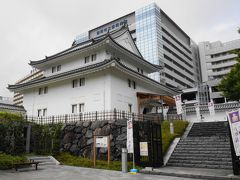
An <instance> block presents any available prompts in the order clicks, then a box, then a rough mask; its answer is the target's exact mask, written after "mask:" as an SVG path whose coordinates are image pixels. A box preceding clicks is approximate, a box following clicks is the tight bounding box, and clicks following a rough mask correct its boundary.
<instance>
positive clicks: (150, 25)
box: [75, 3, 201, 89]
mask: <svg viewBox="0 0 240 180" xmlns="http://www.w3.org/2000/svg"><path fill="white" fill-rule="evenodd" d="M125 24H127V25H128V28H129V30H130V33H131V35H132V37H133V39H134V40H135V42H136V45H137V47H138V49H139V50H140V52H141V54H142V55H143V57H144V58H145V59H146V60H147V61H149V62H151V63H153V64H156V65H160V66H162V67H163V68H162V70H161V72H157V73H153V74H149V77H151V78H153V79H155V80H156V81H158V82H161V83H164V84H166V85H168V86H171V87H174V88H179V89H185V88H190V87H194V86H196V84H198V83H199V82H200V81H201V76H200V74H199V73H200V70H199V68H200V63H199V57H198V49H197V48H196V47H197V45H196V44H195V43H194V42H193V41H192V40H191V39H190V37H189V36H188V35H187V34H186V33H185V32H184V31H183V30H182V29H181V28H180V27H179V26H178V25H177V24H176V23H175V22H174V21H173V20H171V18H169V17H168V16H167V15H166V13H164V12H163V11H162V9H160V8H159V7H158V6H157V4H155V3H152V4H150V5H148V6H145V7H143V8H141V9H138V10H136V11H135V12H132V13H130V14H127V15H125V16H122V17H120V18H118V19H115V20H113V21H111V22H108V23H106V24H103V25H101V26H99V27H97V28H94V29H92V30H90V31H88V32H87V33H85V34H81V36H78V38H76V39H75V43H80V42H82V41H84V40H87V39H91V38H95V37H97V36H100V35H103V34H106V33H107V32H109V31H112V30H115V29H117V28H120V27H122V26H123V25H125Z"/></svg>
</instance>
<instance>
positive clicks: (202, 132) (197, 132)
mask: <svg viewBox="0 0 240 180" xmlns="http://www.w3.org/2000/svg"><path fill="white" fill-rule="evenodd" d="M167 165H168V166H182V167H197V168H212V169H231V168H232V157H231V150H230V139H229V133H228V126H227V123H226V122H206V123H205V122H204V123H194V124H193V126H192V128H191V130H190V132H189V134H188V136H187V137H186V138H184V139H181V140H180V141H179V143H178V145H177V146H176V148H175V150H174V152H173V153H172V155H171V157H170V159H169V161H168V163H167Z"/></svg>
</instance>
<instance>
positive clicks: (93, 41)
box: [29, 27, 159, 68]
mask: <svg viewBox="0 0 240 180" xmlns="http://www.w3.org/2000/svg"><path fill="white" fill-rule="evenodd" d="M122 30H125V31H124V33H125V32H126V31H127V32H128V33H130V32H129V29H128V28H127V27H122V28H121V29H118V30H116V31H112V32H110V33H108V34H105V35H103V36H100V37H97V38H95V39H91V40H88V41H85V42H82V43H80V44H77V45H75V46H72V47H71V48H68V49H66V50H64V51H61V52H59V53H57V54H54V55H52V56H48V57H47V56H46V58H45V59H42V60H39V61H30V63H29V64H30V65H33V66H34V65H38V64H41V63H44V62H47V61H50V60H53V59H55V58H58V57H61V56H64V55H67V54H70V53H73V52H76V51H79V50H82V49H84V48H87V47H90V46H92V45H95V44H98V43H100V42H102V41H103V40H105V39H107V38H110V39H111V40H112V42H114V44H116V45H117V46H118V47H120V48H122V49H124V50H126V51H127V52H129V53H131V54H133V55H134V56H135V57H137V58H140V59H141V60H142V61H144V62H146V63H148V64H150V65H151V66H155V67H156V68H159V67H158V66H157V65H153V64H151V63H150V62H148V61H146V60H145V59H143V57H142V54H141V53H140V51H139V49H138V48H137V46H136V44H135V42H134V41H133V43H134V45H135V47H136V49H137V51H138V52H139V55H137V54H135V53H133V52H131V51H129V50H128V49H126V48H125V47H123V46H121V45H120V44H118V43H117V42H116V41H115V40H114V39H113V38H112V37H111V35H113V34H114V33H117V32H119V31H122ZM130 36H131V34H130ZM131 39H132V36H131ZM132 40H133V39H132Z"/></svg>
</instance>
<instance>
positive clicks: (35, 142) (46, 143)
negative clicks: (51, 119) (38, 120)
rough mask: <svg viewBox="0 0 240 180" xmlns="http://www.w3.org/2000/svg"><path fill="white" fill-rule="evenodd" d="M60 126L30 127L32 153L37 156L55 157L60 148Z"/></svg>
mask: <svg viewBox="0 0 240 180" xmlns="http://www.w3.org/2000/svg"><path fill="white" fill-rule="evenodd" d="M61 133H62V124H53V125H38V124H34V125H33V126H32V139H31V142H32V144H31V145H32V151H33V152H34V153H37V154H53V155H56V154H58V153H59V151H60V146H61Z"/></svg>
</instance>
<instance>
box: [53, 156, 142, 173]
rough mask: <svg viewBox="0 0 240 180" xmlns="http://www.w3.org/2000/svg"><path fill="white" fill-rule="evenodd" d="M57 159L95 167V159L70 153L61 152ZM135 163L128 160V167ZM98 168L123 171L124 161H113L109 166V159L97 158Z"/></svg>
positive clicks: (71, 163) (68, 163)
mask: <svg viewBox="0 0 240 180" xmlns="http://www.w3.org/2000/svg"><path fill="white" fill-rule="evenodd" d="M56 159H57V160H58V161H59V162H60V163H61V164H64V165H69V166H79V167H88V168H93V167H94V166H93V161H92V160H91V159H88V158H83V157H78V156H73V155H71V154H69V153H60V154H59V155H58V156H56ZM132 167H133V163H132V162H128V169H129V170H130V169H132ZM96 168H97V169H108V170H116V171H121V168H122V163H121V161H111V162H110V165H109V166H108V162H107V161H102V160H96ZM136 168H137V169H141V167H139V166H138V167H136Z"/></svg>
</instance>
